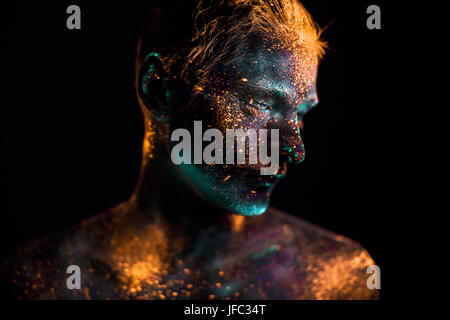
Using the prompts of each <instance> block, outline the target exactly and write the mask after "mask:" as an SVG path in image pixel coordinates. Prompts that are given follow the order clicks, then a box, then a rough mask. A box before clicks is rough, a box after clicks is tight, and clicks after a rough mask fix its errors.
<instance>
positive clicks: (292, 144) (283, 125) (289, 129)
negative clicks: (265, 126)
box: [271, 116, 305, 164]
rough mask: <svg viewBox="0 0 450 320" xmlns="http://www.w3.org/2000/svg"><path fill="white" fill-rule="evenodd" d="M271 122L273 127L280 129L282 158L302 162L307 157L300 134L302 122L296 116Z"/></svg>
mask: <svg viewBox="0 0 450 320" xmlns="http://www.w3.org/2000/svg"><path fill="white" fill-rule="evenodd" d="M271 122H272V125H271V128H272V129H278V130H279V137H280V156H281V157H282V159H283V160H284V161H286V162H288V163H295V164H298V163H300V162H302V161H303V160H304V159H305V147H304V145H303V141H302V137H301V135H300V129H301V127H302V122H301V121H299V120H298V119H297V117H296V116H293V117H289V118H288V117H285V118H283V119H274V120H271Z"/></svg>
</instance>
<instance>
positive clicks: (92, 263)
mask: <svg viewBox="0 0 450 320" xmlns="http://www.w3.org/2000/svg"><path fill="white" fill-rule="evenodd" d="M153 170H154V171H159V172H160V174H162V175H164V174H169V175H170V172H168V171H170V170H167V169H166V170H164V169H162V168H161V167H158V165H157V164H155V163H154V164H153ZM153 170H152V171H153ZM154 173H155V172H154ZM156 176H157V175H155V177H156ZM166 178H169V176H166ZM157 181H159V182H162V181H172V180H171V179H161V180H160V179H158V180H157ZM152 185H153V187H151V189H152V191H154V192H155V197H153V200H152V201H140V200H139V199H136V198H135V199H134V200H130V201H129V202H126V203H122V204H120V205H118V206H117V207H115V208H113V209H111V210H109V211H107V212H104V213H102V214H99V215H97V216H95V217H93V218H91V219H89V220H87V221H84V222H82V223H81V224H80V225H78V226H76V227H74V228H72V229H71V230H70V231H69V232H66V233H64V234H62V235H55V236H53V237H50V238H46V239H43V240H40V241H37V242H35V243H33V244H31V245H30V246H28V247H26V248H25V249H22V250H20V251H19V252H17V253H18V254H17V255H12V256H11V257H12V259H10V260H9V261H7V263H6V266H4V267H6V268H3V269H4V270H6V273H5V272H4V273H3V277H4V278H3V281H2V282H3V283H5V282H6V283H7V286H6V288H9V289H10V293H12V294H13V295H14V296H15V297H17V298H19V299H376V298H378V293H377V292H376V290H369V289H368V288H367V286H366V281H367V277H368V274H366V273H365V272H366V268H367V266H369V265H372V264H374V262H373V260H372V259H371V258H370V256H369V254H368V253H367V252H366V250H364V249H363V248H362V247H361V246H360V245H359V244H358V243H356V242H354V241H352V240H349V239H347V238H344V237H342V236H339V235H336V234H334V233H332V232H329V231H326V230H324V229H322V228H319V227H317V226H314V225H312V224H310V223H308V222H306V221H304V220H302V219H299V218H296V217H293V216H290V215H288V214H286V213H283V212H280V211H279V210H277V209H274V208H272V207H270V208H269V210H268V211H267V212H266V213H264V214H263V215H258V216H249V217H244V216H238V215H234V214H229V213H226V212H221V211H219V212H218V211H217V209H214V208H210V209H209V210H205V209H207V208H208V207H209V205H208V203H206V202H204V201H202V200H201V199H199V198H198V197H197V196H195V194H194V193H192V192H190V191H189V189H185V188H184V187H185V186H184V185H183V184H175V185H173V184H170V183H161V184H152ZM157 190H158V191H157ZM174 192H180V193H177V201H172V202H171V205H169V206H167V202H166V201H164V199H165V198H166V197H167V195H169V194H171V195H173V194H174ZM158 199H159V200H158ZM141 200H142V199H141ZM194 218H195V220H193V219H194ZM193 221H197V222H198V221H203V222H202V223H193ZM15 257H17V258H15ZM19 257H20V258H19ZM18 258H19V259H18ZM72 264H76V265H78V266H80V268H81V272H82V289H81V290H69V289H67V286H66V279H67V277H68V275H67V274H66V273H65V271H66V268H67V266H69V265H72Z"/></svg>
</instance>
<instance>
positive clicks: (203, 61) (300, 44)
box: [136, 0, 325, 82]
mask: <svg viewBox="0 0 450 320" xmlns="http://www.w3.org/2000/svg"><path fill="white" fill-rule="evenodd" d="M167 2H168V3H172V1H167ZM187 3H189V4H187ZM172 4H173V3H172ZM171 11H176V12H175V13H171ZM183 11H184V16H183V17H181V16H180V12H181V13H183ZM186 11H188V12H186ZM171 14H176V15H177V16H171ZM188 15H189V16H188ZM152 16H153V17H152V19H151V21H149V25H148V26H147V28H146V30H145V31H144V33H143V34H142V35H141V40H140V43H139V46H138V57H137V59H136V68H137V69H138V68H139V67H140V65H141V63H142V60H143V57H145V55H146V54H148V53H149V52H150V51H157V52H159V53H161V54H162V58H163V60H165V61H164V62H165V63H164V67H165V68H167V71H169V72H170V73H171V74H176V75H178V76H180V78H182V79H184V80H186V81H187V82H190V80H192V79H193V77H198V76H199V75H205V74H207V73H208V72H209V71H210V70H211V69H212V68H213V67H214V66H217V65H219V64H221V65H229V64H233V63H235V62H237V61H238V60H239V59H242V58H243V56H244V53H245V52H249V50H251V48H250V47H251V42H252V41H255V40H256V41H264V42H266V43H267V45H269V46H273V47H278V48H284V49H287V50H297V49H298V48H302V49H303V50H308V51H309V52H310V53H312V56H315V57H317V58H318V59H320V58H321V57H322V55H323V54H324V48H325V43H324V42H323V41H322V40H321V39H320V34H321V29H320V28H319V27H318V26H317V24H316V23H315V22H314V21H313V19H312V18H311V15H310V14H309V13H308V11H307V10H306V9H305V8H304V7H303V5H301V4H300V2H299V1H298V0H197V1H194V2H189V1H187V2H186V0H185V1H181V2H180V3H179V6H173V7H172V8H168V7H166V8H164V5H163V4H162V2H161V3H160V4H158V5H156V6H155V7H154V8H153V11H152ZM180 24H183V27H179V26H178V25H180Z"/></svg>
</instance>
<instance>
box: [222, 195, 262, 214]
mask: <svg viewBox="0 0 450 320" xmlns="http://www.w3.org/2000/svg"><path fill="white" fill-rule="evenodd" d="M268 207H269V201H268V200H267V201H265V200H259V201H249V200H248V199H245V200H242V201H239V202H235V203H233V204H231V205H229V206H228V208H224V209H226V210H227V211H230V212H232V213H235V214H239V215H242V216H257V215H260V214H263V213H264V212H266V210H267V208H268Z"/></svg>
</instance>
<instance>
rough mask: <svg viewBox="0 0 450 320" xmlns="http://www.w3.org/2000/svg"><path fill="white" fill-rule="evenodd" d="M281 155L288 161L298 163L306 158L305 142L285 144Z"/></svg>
mask: <svg viewBox="0 0 450 320" xmlns="http://www.w3.org/2000/svg"><path fill="white" fill-rule="evenodd" d="M280 155H281V156H282V157H283V158H284V160H285V161H286V162H287V163H295V164H298V163H300V162H302V161H303V160H304V159H305V148H304V145H303V142H301V141H300V142H299V143H298V144H296V145H289V144H283V145H282V147H281V152H280Z"/></svg>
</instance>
